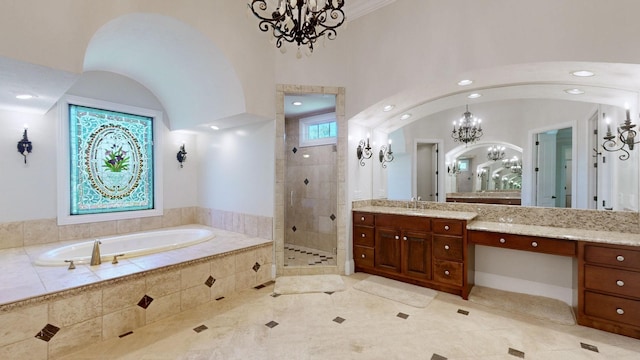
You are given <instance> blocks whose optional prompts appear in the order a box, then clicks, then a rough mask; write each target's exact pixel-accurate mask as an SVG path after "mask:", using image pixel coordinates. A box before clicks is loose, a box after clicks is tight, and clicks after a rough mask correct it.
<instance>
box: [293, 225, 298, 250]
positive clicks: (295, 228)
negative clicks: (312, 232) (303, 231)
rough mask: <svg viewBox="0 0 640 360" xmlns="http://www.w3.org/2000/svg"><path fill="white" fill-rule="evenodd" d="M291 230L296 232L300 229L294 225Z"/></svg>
mask: <svg viewBox="0 0 640 360" xmlns="http://www.w3.org/2000/svg"><path fill="white" fill-rule="evenodd" d="M291 230H293V232H296V230H298V228H297V227H295V226H294V227H292V228H291ZM296 251H300V250H296Z"/></svg>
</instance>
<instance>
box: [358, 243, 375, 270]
mask: <svg viewBox="0 0 640 360" xmlns="http://www.w3.org/2000/svg"><path fill="white" fill-rule="evenodd" d="M353 261H354V262H355V263H356V266H365V267H373V248H370V247H366V246H354V247H353Z"/></svg>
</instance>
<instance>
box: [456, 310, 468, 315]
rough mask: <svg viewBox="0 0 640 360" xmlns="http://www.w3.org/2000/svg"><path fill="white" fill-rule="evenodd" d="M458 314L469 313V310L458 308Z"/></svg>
mask: <svg viewBox="0 0 640 360" xmlns="http://www.w3.org/2000/svg"><path fill="white" fill-rule="evenodd" d="M458 314H462V315H469V312H468V311H467V310H462V309H458Z"/></svg>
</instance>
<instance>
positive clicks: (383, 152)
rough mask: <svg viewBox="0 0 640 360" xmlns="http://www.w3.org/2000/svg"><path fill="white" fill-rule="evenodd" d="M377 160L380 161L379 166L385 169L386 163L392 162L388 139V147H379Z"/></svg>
mask: <svg viewBox="0 0 640 360" xmlns="http://www.w3.org/2000/svg"><path fill="white" fill-rule="evenodd" d="M378 158H379V160H380V164H382V168H383V169H386V168H387V164H386V163H388V162H392V161H393V151H391V139H389V146H388V147H387V146H385V145H382V146H381V147H380V153H379V154H378Z"/></svg>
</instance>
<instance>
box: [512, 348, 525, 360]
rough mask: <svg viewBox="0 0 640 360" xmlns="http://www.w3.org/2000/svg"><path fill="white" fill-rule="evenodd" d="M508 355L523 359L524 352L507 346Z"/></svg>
mask: <svg viewBox="0 0 640 360" xmlns="http://www.w3.org/2000/svg"><path fill="white" fill-rule="evenodd" d="M509 355H513V356H515V357H519V358H522V359H524V352H523V351H520V350H516V349H512V348H509Z"/></svg>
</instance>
